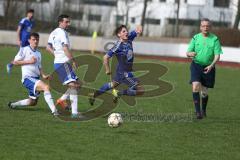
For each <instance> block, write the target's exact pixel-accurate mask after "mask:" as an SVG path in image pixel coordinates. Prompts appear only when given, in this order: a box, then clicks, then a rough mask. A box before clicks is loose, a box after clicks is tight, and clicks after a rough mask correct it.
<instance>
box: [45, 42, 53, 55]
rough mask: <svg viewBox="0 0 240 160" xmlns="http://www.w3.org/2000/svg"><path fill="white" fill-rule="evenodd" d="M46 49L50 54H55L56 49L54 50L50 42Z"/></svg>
mask: <svg viewBox="0 0 240 160" xmlns="http://www.w3.org/2000/svg"><path fill="white" fill-rule="evenodd" d="M46 50H47V51H48V52H49V53H50V54H52V55H54V50H53V47H52V45H51V44H48V45H47V47H46Z"/></svg>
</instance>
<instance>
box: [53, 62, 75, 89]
mask: <svg viewBox="0 0 240 160" xmlns="http://www.w3.org/2000/svg"><path fill="white" fill-rule="evenodd" d="M54 69H55V71H56V72H57V74H58V77H59V80H60V81H61V82H62V83H63V85H66V84H68V83H70V82H76V81H77V80H78V77H77V76H76V74H75V73H74V71H73V69H72V66H71V64H70V63H55V64H54Z"/></svg>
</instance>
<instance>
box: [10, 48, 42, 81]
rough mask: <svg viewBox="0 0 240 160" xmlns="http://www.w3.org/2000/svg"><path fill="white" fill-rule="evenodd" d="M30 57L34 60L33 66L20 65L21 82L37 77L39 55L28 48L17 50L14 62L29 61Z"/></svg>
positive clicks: (39, 65)
mask: <svg viewBox="0 0 240 160" xmlns="http://www.w3.org/2000/svg"><path fill="white" fill-rule="evenodd" d="M32 57H35V58H36V60H37V61H36V62H35V63H34V64H26V65H22V66H21V67H22V82H23V81H24V79H25V78H27V77H39V76H40V69H41V68H42V65H41V53H40V52H39V51H37V50H33V49H32V48H31V47H30V46H26V47H23V48H21V49H20V50H19V52H18V53H17V55H16V56H15V58H14V61H20V60H23V61H25V60H31V59H32Z"/></svg>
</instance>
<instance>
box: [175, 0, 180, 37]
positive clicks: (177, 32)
mask: <svg viewBox="0 0 240 160" xmlns="http://www.w3.org/2000/svg"><path fill="white" fill-rule="evenodd" d="M176 2H177V10H176V14H177V17H176V21H175V22H176V23H175V29H174V33H175V34H174V35H175V37H178V36H179V9H180V0H176Z"/></svg>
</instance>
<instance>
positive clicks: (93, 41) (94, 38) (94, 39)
mask: <svg viewBox="0 0 240 160" xmlns="http://www.w3.org/2000/svg"><path fill="white" fill-rule="evenodd" d="M96 39H97V31H94V32H93V35H92V45H91V46H92V47H91V53H92V54H94V51H95V48H96Z"/></svg>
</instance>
